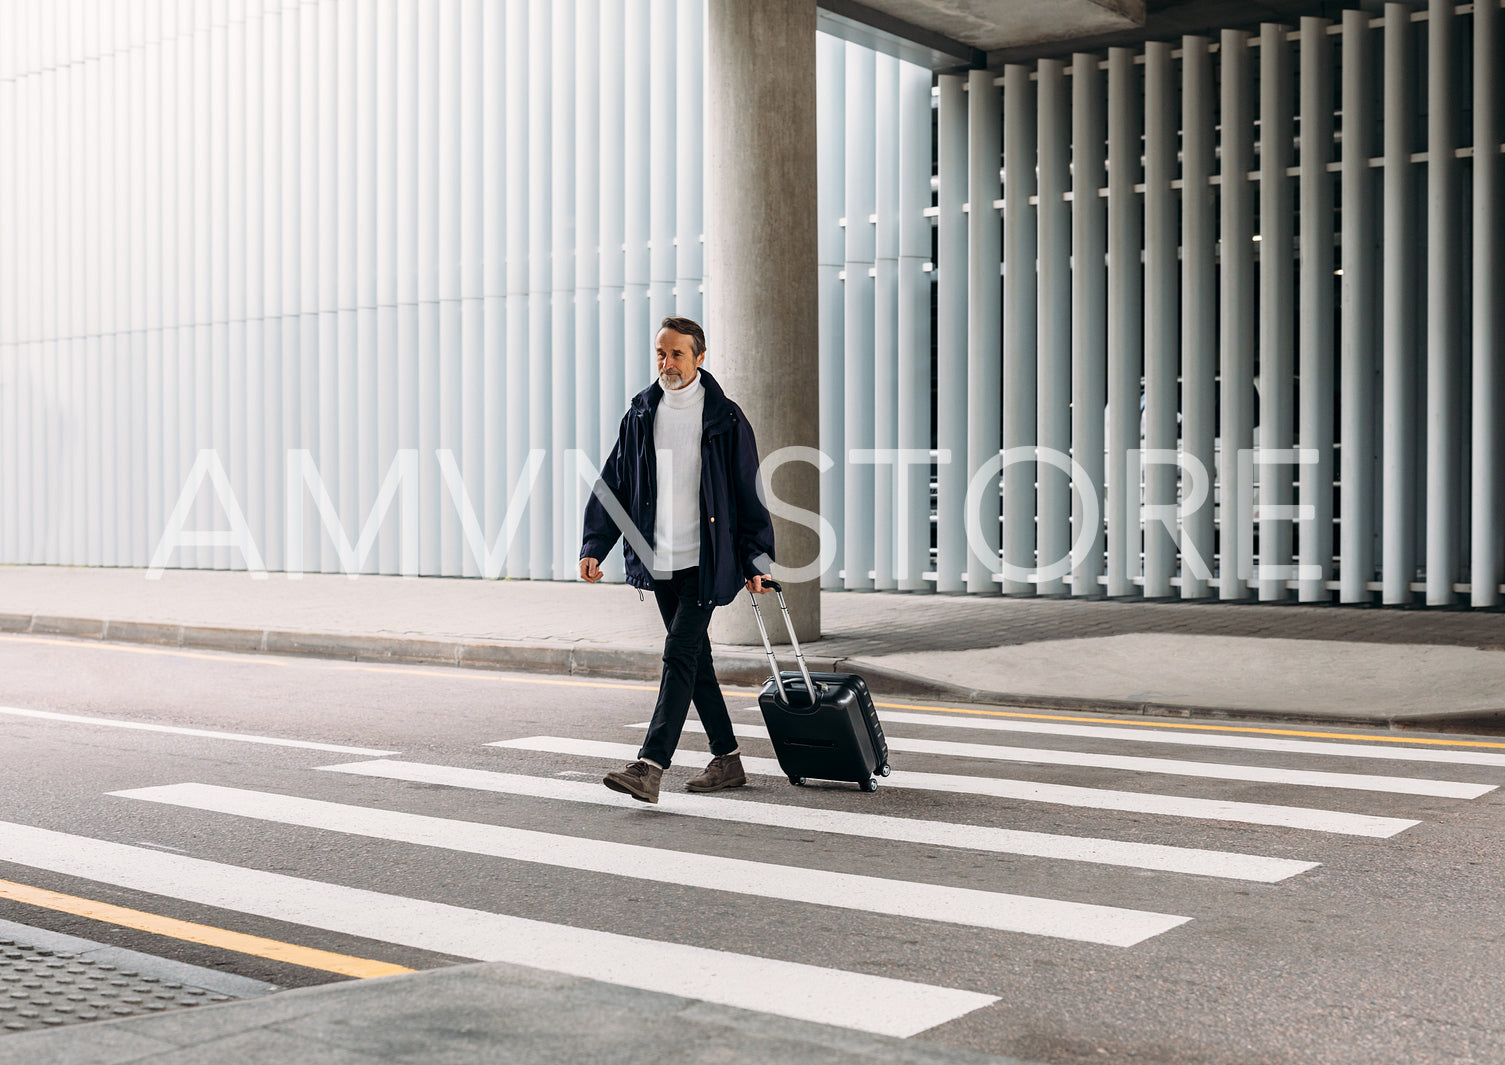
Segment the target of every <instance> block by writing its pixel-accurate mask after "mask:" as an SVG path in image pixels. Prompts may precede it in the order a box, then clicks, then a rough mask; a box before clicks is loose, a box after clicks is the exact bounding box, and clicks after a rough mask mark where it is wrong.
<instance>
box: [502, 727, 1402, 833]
mask: <svg viewBox="0 0 1505 1065" xmlns="http://www.w3.org/2000/svg"><path fill="white" fill-rule="evenodd" d="M487 746H489V747H509V748H512V749H514V750H521V751H547V752H550V753H553V754H572V755H581V756H584V757H588V758H606V759H611V760H614V761H625V762H630V761H632V760H633V759H635V758H636V757H637V755H638V749H637V747H635V746H633V745H631V744H626V743H607V742H605V741H603V740H575V739H566V738H564V737H561V736H528V737H526V738H523V739H516V740H497V741H495V742H493V743H489V744H487ZM680 750H681V751H684V750H685V748H683V747H681V748H680ZM686 753H691V752H686ZM694 753H697V754H698V755H701V756H704V757H710V755H709V753H708V752H704V751H701V752H694ZM742 767H743V768H744V769H746V770H747V771H748V772H749V773H757V774H759V775H762V776H776V777H781V776H783V775H784V771H783V770H782V769H780V768H779V763H778V762H776V761H774V760H773V759H772V758H749V757H747V756H745V755H744V756H743V758H742ZM883 786H885V787H895V788H915V789H919V790H924V791H945V792H954V793H959V794H963V795H987V796H990V797H993V798H999V799H1019V800H1023V801H1025V802H1048V803H1055V804H1057V805H1059V806H1079V807H1085V808H1088V809H1095V810H1123V811H1127V812H1130V813H1144V814H1163V815H1166V816H1170V817H1199V818H1205V819H1208V820H1213V821H1240V822H1243V823H1245V824H1251V825H1275V826H1278V827H1281V828H1300V829H1305V830H1307V831H1311V832H1334V833H1338V834H1340V835H1345V836H1373V837H1378V838H1382V839H1383V838H1386V837H1389V836H1393V835H1395V834H1397V833H1399V832H1404V831H1405V830H1406V829H1408V828H1413V827H1415V826H1416V825H1419V824H1421V822H1420V821H1411V820H1406V819H1404V818H1399V817H1375V816H1373V815H1370V814H1350V813H1342V812H1339V811H1335V810H1314V809H1308V808H1307V807H1303V806H1271V805H1268V804H1266V803H1254V802H1234V801H1231V800H1225V799H1190V798H1182V797H1180V796H1176V795H1148V794H1143V793H1141V792H1137V791H1107V790H1104V789H1102V788H1079V787H1075V786H1072V785H1067V784H1040V783H1036V782H1034V781H1028V780H999V779H995V778H993V777H969V776H959V775H953V774H950V773H909V772H904V771H901V770H897V769H896V770H894V774H893V776H891V777H885V778H884V779H883Z"/></svg>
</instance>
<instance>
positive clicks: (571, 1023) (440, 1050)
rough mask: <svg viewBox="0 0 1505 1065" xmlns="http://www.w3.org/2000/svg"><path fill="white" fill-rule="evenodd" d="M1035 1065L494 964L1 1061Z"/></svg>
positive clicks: (67, 1064)
mask: <svg viewBox="0 0 1505 1065" xmlns="http://www.w3.org/2000/svg"><path fill="white" fill-rule="evenodd" d="M127 1062H158V1063H162V1065H169V1063H170V1065H274V1063H275V1065H288V1063H293V1062H296V1063H298V1065H378V1063H389V1065H390V1063H393V1062H409V1063H412V1065H436V1063H441V1062H454V1063H460V1062H485V1063H492V1062H508V1063H517V1065H577V1063H579V1062H613V1063H617V1065H696V1063H706V1065H709V1063H712V1062H778V1063H780V1065H848V1063H849V1065H1027V1063H1025V1062H1020V1061H1018V1060H1017V1059H1014V1058H998V1057H992V1056H989V1055H984V1054H977V1053H973V1052H970V1051H965V1050H956V1049H952V1048H950V1047H945V1046H941V1045H940V1044H937V1043H929V1042H924V1041H922V1040H905V1039H896V1038H892V1037H888V1036H879V1035H869V1034H866V1033H863V1032H854V1031H849V1030H847V1029H845V1028H832V1027H828V1026H826V1025H821V1024H814V1023H811V1022H808V1021H798V1020H791V1019H789V1018H787V1017H774V1016H771V1015H768V1014H761V1013H753V1012H749V1011H747V1010H739V1009H734V1008H732V1007H730V1006H718V1005H715V1004H712V1003H708V1002H700V1001H696V1000H694V999H686V998H679V997H676V996H673V995H665V994H660V993H657V992H652V991H640V990H636V989H633V988H630V987H622V986H619V985H616V984H605V983H599V982H597V981H593V980H583V979H580V978H578V977H572V976H563V975H559V974H556V973H547V972H543V971H540V970H537V969H526V968H522V967H521V966H515V965H507V964H503V963H500V962H491V963H486V964H481V965H464V966H455V967H453V968H448V969H430V970H426V971H424V972H417V973H411V974H407V975H402V976H387V977H382V978H379V979H374V980H353V981H348V982H342V983H335V984H323V985H321V986H319V987H310V988H302V989H300V990H296V991H283V992H281V993H278V994H275V995H267V996H265V997H262V998H254V999H246V1000H243V1001H240V1002H231V1003H225V1004H223V1005H214V1006H196V1007H194V1008H192V1009H182V1010H174V1011H170V1012H166V1013H159V1014H154V1015H149V1016H144V1017H133V1018H127V1019H124V1020H117V1021H94V1022H90V1023H85V1024H74V1025H69V1026H67V1027H63V1028H58V1029H55V1030H49V1031H39V1032H27V1033H20V1034H16V1035H0V1065H86V1063H87V1065H125V1063H127Z"/></svg>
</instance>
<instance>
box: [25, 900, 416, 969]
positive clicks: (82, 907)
mask: <svg viewBox="0 0 1505 1065" xmlns="http://www.w3.org/2000/svg"><path fill="white" fill-rule="evenodd" d="M0 898H6V899H11V900H13V901H15V902H24V903H26V904H27V905H30V906H40V907H42V908H43V909H48V910H57V911H59V912H61V913H71V914H73V915H75V916H77V917H88V918H89V919H91V920H94V921H104V922H105V923H106V924H113V925H120V926H121V927H123V928H134V929H136V930H137V931H140V932H152V933H154V934H156V935H159V936H169V937H171V938H172V939H182V940H186V941H188V942H189V943H203V944H205V945H206V946H211V947H220V948H222V949H224V950H233V951H235V952H236V953H239V954H251V955H254V956H256V957H258V958H268V959H270V960H272V961H285V962H290V963H291V964H293V965H301V966H303V967H304V968H305V969H320V970H322V971H324V972H328V973H339V974H340V975H341V976H357V977H362V978H365V977H372V976H393V975H395V974H397V973H410V972H412V971H413V970H412V969H407V968H404V967H403V966H401V965H390V964H388V963H387V962H382V961H370V960H369V959H366V958H352V957H350V956H348V955H345V954H332V953H330V952H329V951H327V950H314V949H313V948H312V947H300V946H296V945H294V944H292V943H280V942H278V941H277V940H275V939H263V938H261V937H260V936H248V935H245V934H243V933H241V932H231V931H228V930H226V929H223V928H212V927H210V926H209V925H204V924H194V923H193V922H191V921H179V920H177V919H175V918H172V917H161V916H159V915H157V914H153V913H143V912H141V911H140V910H128V909H126V908H124V907H123V906H112V905H110V904H109V903H107V902H95V901H93V900H91V899H81V898H78V897H77V896H75V895H63V894H60V893H59V892H56V891H48V890H46V889H45V888H37V887H30V886H28V885H26V884H17V883H13V882H12V881H9V880H0Z"/></svg>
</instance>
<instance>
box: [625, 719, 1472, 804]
mask: <svg viewBox="0 0 1505 1065" xmlns="http://www.w3.org/2000/svg"><path fill="white" fill-rule="evenodd" d="M627 727H628V728H635V729H645V728H647V727H648V723H647V722H643V723H642V724H640V725H629V726H627ZM684 730H685V731H686V732H696V733H704V732H705V726H703V725H701V724H700V722H698V721H686V722H685V729H684ZM737 732H738V733H739V734H740V735H743V736H752V737H756V738H758V739H763V740H766V739H768V730H767V729H766V728H764V727H763V726H762V725H747V724H741V723H739V724H738V725H737ZM885 738H886V739H887V740H888V749H889V750H891V751H907V752H909V753H910V754H939V755H944V756H947V757H952V758H988V759H992V760H995V761H1000V762H1033V763H1035V764H1036V765H1077V766H1091V767H1093V768H1095V769H1122V770H1126V771H1128V772H1131V773H1163V774H1165V775H1166V776H1173V777H1203V778H1207V779H1211V780H1249V781H1254V782H1256V783H1260V784H1294V785H1298V786H1301V787H1309V788H1346V789H1348V790H1350V791H1382V792H1387V793H1390V794H1393V795H1430V796H1434V797H1438V798H1444V799H1477V798H1478V797H1479V796H1480V795H1486V794H1488V793H1489V792H1491V791H1494V790H1495V788H1496V787H1497V785H1495V784H1469V783H1466V782H1462V781H1456V780H1422V779H1417V778H1414V777H1392V776H1372V775H1370V774H1367V773H1326V772H1322V771H1320V770H1310V769H1273V768H1271V767H1269V766H1259V765H1225V764H1224V763H1222V762H1187V761H1182V760H1181V759H1178V758H1136V757H1130V756H1127V755H1121V754H1091V753H1087V752H1083V751H1058V750H1055V749H1053V748H1049V747H1002V746H999V745H997V744H989V743H956V742H954V741H951V740H920V739H910V738H907V737H904V736H886V737H885Z"/></svg>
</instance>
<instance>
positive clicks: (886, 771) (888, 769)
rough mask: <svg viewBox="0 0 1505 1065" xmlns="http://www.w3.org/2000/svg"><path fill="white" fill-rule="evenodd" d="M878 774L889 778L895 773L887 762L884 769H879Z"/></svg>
mask: <svg viewBox="0 0 1505 1065" xmlns="http://www.w3.org/2000/svg"><path fill="white" fill-rule="evenodd" d="M878 772H879V773H880V774H882V775H883V776H888V775H889V774H890V773H892V772H893V770H892V769H890V768H889V767H888V763H887V762H884V763H883V768H881V769H879V770H878Z"/></svg>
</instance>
